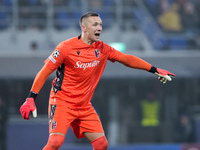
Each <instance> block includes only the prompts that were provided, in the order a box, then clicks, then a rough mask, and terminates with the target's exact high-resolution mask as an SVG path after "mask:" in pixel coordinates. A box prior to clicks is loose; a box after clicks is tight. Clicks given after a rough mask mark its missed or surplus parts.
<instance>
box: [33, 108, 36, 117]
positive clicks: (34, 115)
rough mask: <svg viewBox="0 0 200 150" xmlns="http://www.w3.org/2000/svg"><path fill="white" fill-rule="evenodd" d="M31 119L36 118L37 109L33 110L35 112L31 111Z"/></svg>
mask: <svg viewBox="0 0 200 150" xmlns="http://www.w3.org/2000/svg"><path fill="white" fill-rule="evenodd" d="M33 117H34V118H36V117H37V109H35V110H34V111H33Z"/></svg>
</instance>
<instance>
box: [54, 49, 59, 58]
mask: <svg viewBox="0 0 200 150" xmlns="http://www.w3.org/2000/svg"><path fill="white" fill-rule="evenodd" d="M59 55H60V52H59V50H57V49H56V50H55V51H54V52H53V57H55V58H56V57H58V56H59Z"/></svg>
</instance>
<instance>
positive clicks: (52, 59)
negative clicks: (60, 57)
mask: <svg viewBox="0 0 200 150" xmlns="http://www.w3.org/2000/svg"><path fill="white" fill-rule="evenodd" d="M49 59H50V60H51V61H52V62H53V63H54V64H55V63H56V60H55V59H54V58H53V57H52V56H51V55H50V56H49Z"/></svg>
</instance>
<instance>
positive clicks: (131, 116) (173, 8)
mask: <svg viewBox="0 0 200 150" xmlns="http://www.w3.org/2000/svg"><path fill="white" fill-rule="evenodd" d="M199 7H200V1H199V0H0V43H1V44H0V89H1V90H0V96H1V99H2V100H3V103H4V104H5V106H6V109H5V110H4V109H3V106H0V107H1V109H0V110H1V111H0V112H1V114H0V119H1V120H0V122H1V126H0V131H1V133H0V139H1V141H2V143H6V145H7V150H14V149H15V150H25V149H26V150H27V149H28V150H36V149H37V150H38V149H42V147H43V146H44V145H45V144H46V142H47V139H48V119H47V107H48V95H49V90H50V88H51V81H52V79H53V77H54V75H55V74H53V75H52V76H50V77H49V78H48V80H47V82H46V83H45V85H44V87H43V88H42V90H41V92H40V94H39V96H38V98H37V101H36V105H37V108H38V118H37V119H31V120H30V121H24V120H23V119H22V118H21V116H20V113H19V108H20V106H21V104H22V103H23V102H24V100H25V98H26V96H27V94H28V92H29V90H30V88H31V84H32V82H33V79H34V77H35V75H36V73H37V72H38V71H39V69H40V68H41V67H42V66H43V61H44V60H45V59H46V58H47V57H48V56H49V55H50V54H51V52H52V51H53V50H54V47H55V46H56V45H57V44H58V43H59V42H61V41H63V40H65V39H67V38H70V37H73V36H78V35H79V34H80V28H79V25H78V21H79V18H80V16H81V15H82V14H83V13H85V12H87V11H95V12H97V13H99V14H100V16H101V18H102V20H103V33H102V35H101V39H102V40H103V41H104V42H105V43H108V44H110V45H112V46H113V47H115V48H116V49H118V50H120V51H123V52H124V53H127V54H133V55H135V56H138V57H140V58H143V59H144V60H146V61H148V62H149V63H151V64H153V65H154V66H156V67H159V68H163V69H167V70H169V71H170V72H173V73H175V74H176V75H177V78H176V79H174V80H173V82H169V83H167V84H166V85H163V84H161V83H160V82H159V81H158V80H157V78H156V77H155V76H154V75H152V74H150V73H147V72H144V71H140V70H133V69H129V68H126V67H124V66H122V65H120V64H119V63H114V64H111V63H110V62H108V64H107V66H106V69H105V71H104V74H103V76H102V79H101V80H100V83H99V85H98V86H97V89H96V91H95V94H94V96H93V99H92V103H93V105H94V107H95V108H96V110H97V112H98V113H99V115H100V118H101V120H102V123H103V126H104V129H105V132H106V135H107V138H108V141H109V144H110V146H109V149H111V150H119V149H120V150H121V149H123V150H189V149H190V150H191V149H192V148H193V150H200V145H199V144H200V51H199V50H200V49H199V48H200V18H199V16H200V9H199ZM149 93H150V94H151V95H153V96H154V97H155V99H156V100H157V101H154V102H155V103H154V104H155V105H154V106H152V105H151V104H152V103H148V102H147V103H145V102H144V103H143V99H146V98H149V97H148V96H149ZM146 104H147V105H146ZM0 105H1V104H0ZM143 106H144V107H143ZM143 108H144V109H143ZM2 110H4V111H2ZM6 110H7V111H6ZM145 112H146V113H145ZM148 114H150V115H148ZM145 115H146V116H145ZM148 117H149V118H148ZM182 117H183V119H182V121H181V118H182ZM145 119H146V120H145ZM152 119H153V123H152ZM187 119H189V123H188V124H187V122H188V120H187ZM4 125H5V127H4ZM3 127H4V128H3ZM3 131H6V137H5V136H3V133H2V132H3ZM81 149H82V150H89V149H92V147H91V146H90V145H89V142H88V141H87V140H86V139H80V140H77V139H76V138H75V136H74V135H73V133H72V131H71V130H69V131H68V134H67V137H66V140H65V143H64V145H63V146H62V147H61V150H81Z"/></svg>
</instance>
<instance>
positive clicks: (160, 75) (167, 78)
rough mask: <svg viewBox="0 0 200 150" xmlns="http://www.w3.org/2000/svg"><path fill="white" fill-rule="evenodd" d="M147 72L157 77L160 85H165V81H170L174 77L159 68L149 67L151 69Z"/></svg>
mask: <svg viewBox="0 0 200 150" xmlns="http://www.w3.org/2000/svg"><path fill="white" fill-rule="evenodd" d="M149 72H152V73H154V74H155V75H157V76H158V79H159V80H160V82H162V83H164V84H165V83H166V82H167V81H171V80H172V77H173V78H175V77H176V75H175V74H173V73H171V72H169V71H167V70H163V69H160V68H155V67H154V66H152V67H151V69H150V70H149Z"/></svg>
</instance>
